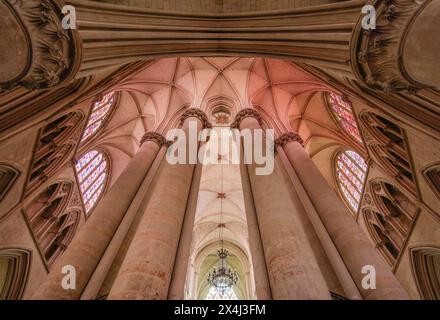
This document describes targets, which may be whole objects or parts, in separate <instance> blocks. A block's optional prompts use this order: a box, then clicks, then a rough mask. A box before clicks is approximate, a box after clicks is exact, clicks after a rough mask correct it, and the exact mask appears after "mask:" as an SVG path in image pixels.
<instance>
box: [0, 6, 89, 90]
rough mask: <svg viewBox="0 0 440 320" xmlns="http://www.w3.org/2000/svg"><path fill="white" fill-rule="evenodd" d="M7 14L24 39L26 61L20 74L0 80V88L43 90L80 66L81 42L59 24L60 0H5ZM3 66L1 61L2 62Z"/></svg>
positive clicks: (60, 20)
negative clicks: (8, 12)
mask: <svg viewBox="0 0 440 320" xmlns="http://www.w3.org/2000/svg"><path fill="white" fill-rule="evenodd" d="M3 5H4V6H7V8H8V9H9V11H10V12H11V14H12V15H13V16H14V17H15V19H16V20H17V22H18V23H19V25H21V26H22V30H20V31H17V30H4V31H3V32H22V33H24V37H25V39H26V42H27V48H23V49H24V50H27V52H24V53H22V54H27V56H28V63H27V65H26V67H25V68H24V69H23V71H22V72H21V74H20V75H18V74H17V76H16V77H15V78H14V79H9V80H6V82H2V83H0V90H10V89H12V88H14V87H17V86H22V87H24V88H26V89H31V90H35V89H45V88H50V87H54V86H56V85H58V84H60V83H62V82H64V81H66V80H70V79H72V78H73V77H74V76H75V74H76V73H77V71H78V70H79V68H80V63H81V50H80V48H81V41H80V39H79V34H78V33H77V32H76V30H66V29H64V28H63V26H62V20H63V18H64V15H63V13H62V8H63V6H64V3H63V2H62V1H61V0H25V1H15V0H9V1H6V3H5V4H3ZM2 66H3V64H2Z"/></svg>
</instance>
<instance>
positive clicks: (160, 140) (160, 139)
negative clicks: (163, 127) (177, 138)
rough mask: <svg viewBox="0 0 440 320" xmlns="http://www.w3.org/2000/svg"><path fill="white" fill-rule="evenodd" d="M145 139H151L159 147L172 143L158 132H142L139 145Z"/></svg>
mask: <svg viewBox="0 0 440 320" xmlns="http://www.w3.org/2000/svg"><path fill="white" fill-rule="evenodd" d="M146 141H153V142H155V143H157V144H158V145H159V147H162V146H167V147H168V146H170V145H171V144H172V142H171V141H167V139H165V137H164V136H163V135H161V134H160V133H158V132H147V133H146V134H144V136H143V137H142V139H141V143H140V145H143V144H144V143H145V142H146Z"/></svg>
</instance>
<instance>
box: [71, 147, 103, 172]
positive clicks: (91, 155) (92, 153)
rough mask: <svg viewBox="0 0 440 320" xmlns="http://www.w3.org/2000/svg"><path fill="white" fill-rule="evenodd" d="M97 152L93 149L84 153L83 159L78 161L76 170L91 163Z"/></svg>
mask: <svg viewBox="0 0 440 320" xmlns="http://www.w3.org/2000/svg"><path fill="white" fill-rule="evenodd" d="M97 154H98V151H96V150H93V151H90V152H87V153H86V154H85V155H83V156H82V157H81V159H79V160H78V161H77V162H76V171H80V170H81V169H82V168H84V166H85V165H86V164H87V163H89V162H90V160H92V159H93V158H94V157H95V156H96V155H97Z"/></svg>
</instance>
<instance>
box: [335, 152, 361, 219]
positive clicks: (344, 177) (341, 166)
mask: <svg viewBox="0 0 440 320" xmlns="http://www.w3.org/2000/svg"><path fill="white" fill-rule="evenodd" d="M366 172H367V164H366V162H365V160H364V158H363V157H362V156H360V155H359V154H358V153H356V152H354V151H351V150H347V151H344V152H341V153H339V155H338V156H337V158H336V173H337V180H338V185H339V188H340V190H341V192H342V194H343V196H344V199H345V200H346V202H347V203H348V204H349V206H350V207H351V208H352V209H353V210H355V211H357V209H358V208H359V204H360V201H361V195H362V192H363V188H364V182H365V179H366Z"/></svg>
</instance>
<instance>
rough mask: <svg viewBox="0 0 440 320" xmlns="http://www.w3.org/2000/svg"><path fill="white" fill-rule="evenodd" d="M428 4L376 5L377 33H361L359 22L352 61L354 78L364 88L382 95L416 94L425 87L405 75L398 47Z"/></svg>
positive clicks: (394, 0)
mask: <svg viewBox="0 0 440 320" xmlns="http://www.w3.org/2000/svg"><path fill="white" fill-rule="evenodd" d="M428 2H429V1H425V2H417V1H414V0H386V1H376V4H375V8H376V16H377V19H376V29H374V30H364V29H363V28H362V26H361V23H362V19H360V20H359V22H358V25H357V26H356V28H355V32H354V33H353V37H352V41H351V43H352V44H353V45H352V47H351V60H352V63H353V68H354V72H355V75H356V76H357V78H358V79H360V80H361V82H362V83H364V84H365V85H366V86H368V87H369V88H371V89H373V90H377V91H382V92H384V93H397V92H407V93H410V94H416V93H417V92H418V91H419V90H420V89H423V88H426V86H425V85H423V84H421V83H418V82H417V81H415V80H414V79H412V78H411V77H410V76H409V75H408V74H407V73H406V71H405V67H404V65H403V61H402V52H401V44H402V43H404V39H405V38H406V32H407V26H408V25H409V24H410V22H411V21H412V20H413V19H414V17H415V16H417V15H418V13H419V11H420V10H419V9H421V8H422V7H424V6H425V5H426V4H427V3H428Z"/></svg>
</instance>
